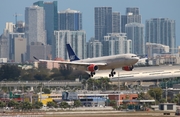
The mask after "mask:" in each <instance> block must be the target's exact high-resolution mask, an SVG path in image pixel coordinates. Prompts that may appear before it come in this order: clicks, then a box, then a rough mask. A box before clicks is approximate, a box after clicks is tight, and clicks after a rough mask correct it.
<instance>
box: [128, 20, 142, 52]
mask: <svg viewBox="0 0 180 117" xmlns="http://www.w3.org/2000/svg"><path fill="white" fill-rule="evenodd" d="M125 29H126V30H125V31H126V33H127V38H128V39H131V40H132V53H134V54H139V55H143V54H145V40H144V25H143V24H140V23H128V24H126V26H125Z"/></svg>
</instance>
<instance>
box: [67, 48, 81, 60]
mask: <svg viewBox="0 0 180 117" xmlns="http://www.w3.org/2000/svg"><path fill="white" fill-rule="evenodd" d="M66 48H67V51H68V55H69V59H70V61H75V60H80V59H79V58H78V57H77V56H76V54H75V53H74V51H73V49H72V48H71V46H70V44H66Z"/></svg>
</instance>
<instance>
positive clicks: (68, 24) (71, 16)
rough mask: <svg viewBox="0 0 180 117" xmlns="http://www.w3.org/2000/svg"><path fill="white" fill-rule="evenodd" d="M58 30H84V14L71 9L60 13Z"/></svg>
mask: <svg viewBox="0 0 180 117" xmlns="http://www.w3.org/2000/svg"><path fill="white" fill-rule="evenodd" d="M58 30H70V31H78V30H82V13H81V12H80V11H77V10H71V9H69V8H68V9H66V10H65V11H60V12H58Z"/></svg>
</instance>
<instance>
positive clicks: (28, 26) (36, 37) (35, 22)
mask: <svg viewBox="0 0 180 117" xmlns="http://www.w3.org/2000/svg"><path fill="white" fill-rule="evenodd" d="M44 16H45V14H44V9H43V8H42V7H39V6H31V7H26V9H25V35H26V38H27V41H28V45H30V44H31V42H41V43H42V44H44V45H46V31H45V18H44Z"/></svg>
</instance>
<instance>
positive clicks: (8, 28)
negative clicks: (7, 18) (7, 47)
mask: <svg viewBox="0 0 180 117" xmlns="http://www.w3.org/2000/svg"><path fill="white" fill-rule="evenodd" d="M14 27H15V24H13V23H12V22H6V26H5V29H4V32H3V35H4V36H6V38H8V36H9V33H12V32H14Z"/></svg>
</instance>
